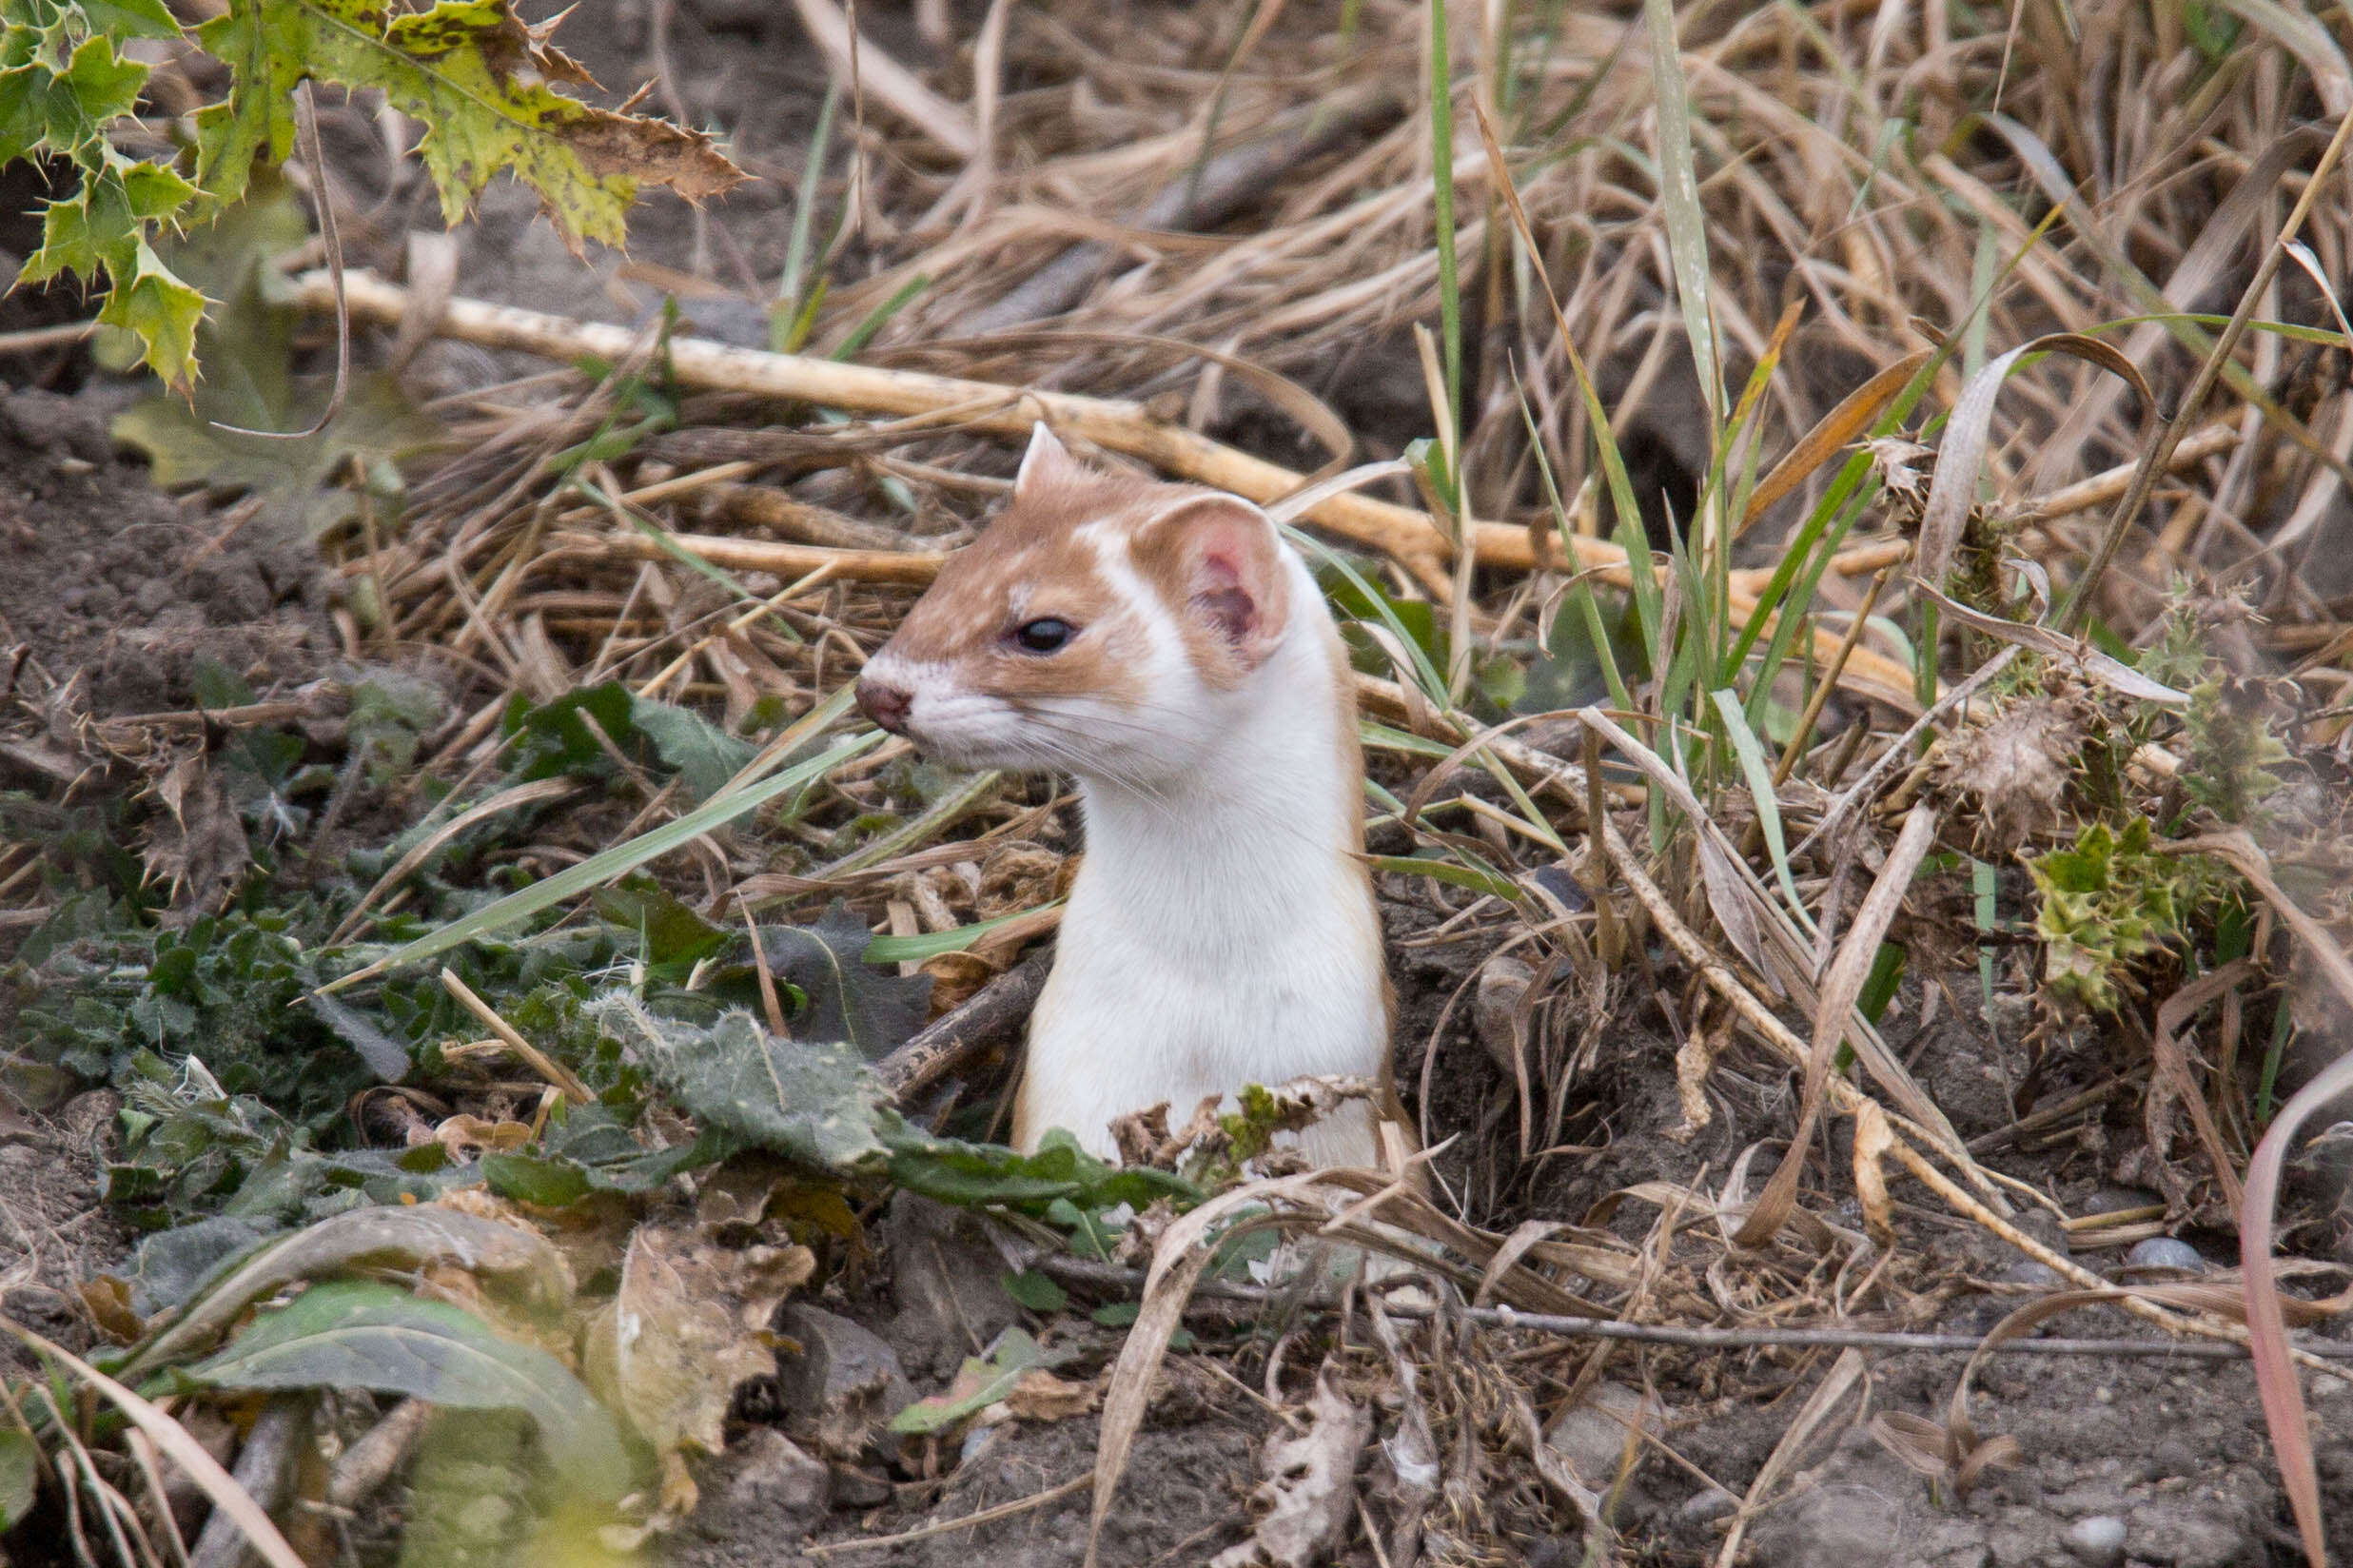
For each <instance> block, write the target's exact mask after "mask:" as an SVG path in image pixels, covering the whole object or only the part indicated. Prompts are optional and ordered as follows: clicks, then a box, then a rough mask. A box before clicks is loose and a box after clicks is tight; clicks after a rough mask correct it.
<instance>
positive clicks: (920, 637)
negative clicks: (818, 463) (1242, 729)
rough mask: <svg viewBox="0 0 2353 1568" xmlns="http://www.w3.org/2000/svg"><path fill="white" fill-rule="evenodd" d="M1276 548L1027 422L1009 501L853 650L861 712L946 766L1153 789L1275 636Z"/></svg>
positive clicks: (1215, 725) (1223, 712)
mask: <svg viewBox="0 0 2353 1568" xmlns="http://www.w3.org/2000/svg"><path fill="white" fill-rule="evenodd" d="M1288 557H1289V551H1288V548H1287V547H1286V546H1285V545H1284V543H1283V542H1282V539H1280V537H1279V536H1278V535H1277V534H1276V532H1275V529H1274V525H1273V524H1272V523H1271V522H1269V521H1268V520H1267V519H1266V515H1265V513H1264V512H1261V511H1260V510H1259V509H1258V508H1257V507H1255V506H1253V505H1251V504H1250V503H1249V502H1247V501H1245V500H1241V499H1239V498H1238V497H1234V496H1229V495H1225V494H1222V493H1220V492H1217V491H1212V490H1204V489H1199V488H1196V487H1192V486H1188V485H1175V484H1163V483H1158V482H1154V481H1151V480H1141V479H1136V478H1133V477H1130V476H1127V475H1119V474H1110V473H1105V472H1102V471H1099V470H1096V469H1091V468H1088V467H1087V466H1086V465H1085V464H1083V463H1081V462H1079V461H1077V460H1076V459H1074V458H1072V457H1071V456H1070V454H1069V452H1068V451H1067V450H1065V449H1064V447H1063V445H1062V443H1061V442H1060V441H1057V440H1055V439H1054V436H1053V434H1052V432H1050V431H1049V430H1048V429H1047V428H1046V426H1045V425H1044V424H1043V423H1041V424H1039V425H1038V426H1037V428H1036V430H1035V432H1034V433H1033V434H1032V436H1031V438H1030V441H1029V453H1028V455H1027V456H1025V457H1024V458H1023V459H1022V463H1021V473H1020V476H1019V477H1018V478H1017V479H1016V480H1014V483H1013V496H1012V500H1011V502H1010V504H1009V505H1008V506H1007V507H1006V509H1005V511H1004V512H1003V513H1002V514H1001V515H999V516H998V517H997V519H995V520H994V521H993V522H991V523H990V525H989V527H988V529H987V530H986V531H985V532H983V533H982V535H981V537H980V538H979V539H977V540H975V541H974V542H973V543H972V544H971V545H969V546H967V547H966V548H964V549H962V550H959V551H957V552H956V553H955V554H954V555H952V556H951V557H950V558H949V559H948V560H947V561H946V562H945V563H944V564H943V565H942V566H941V568H940V574H939V577H938V578H937V579H936V580H935V581H934V582H933V583H932V585H931V588H930V590H929V591H927V592H926V593H925V594H924V596H923V597H922V598H920V599H918V600H916V602H915V605H914V608H913V609H912V610H910V611H909V612H908V614H907V618H906V620H905V621H904V622H903V623H902V624H901V625H900V627H899V629H898V631H897V633H896V634H895V635H894V636H892V638H891V640H890V641H889V642H887V643H885V644H884V645H883V647H882V649H881V650H880V651H879V652H877V653H876V654H875V655H874V657H873V658H872V659H870V660H869V661H868V662H867V665H866V669H865V672H864V674H863V676H862V677H861V678H860V679H859V681H858V704H859V706H860V707H861V708H863V709H864V710H865V711H866V714H867V716H869V717H870V718H872V719H873V720H874V721H875V722H876V723H877V724H880V725H881V726H882V727H883V728H885V729H887V730H890V731H892V732H893V733H895V734H899V735H906V736H907V737H908V738H910V739H912V740H913V741H914V742H915V744H916V745H918V746H919V747H921V748H922V749H923V750H924V751H925V752H927V753H929V754H930V755H934V756H937V757H938V758H940V759H941V760H942V761H944V762H948V763H950V764H951V765H954V766H958V767H966V768H984V767H986V768H1021V769H1041V770H1053V771H1056V772H1063V773H1069V774H1077V775H1078V776H1080V777H1082V778H1095V779H1102V780H1105V781H1108V782H1111V783H1115V784H1126V785H1127V786H1130V787H1134V788H1141V789H1145V790H1153V789H1156V788H1157V787H1158V786H1159V784H1160V783H1161V782H1162V781H1164V780H1167V778H1169V777H1171V776H1172V775H1174V774H1180V773H1182V772H1184V771H1186V770H1187V769H1190V768H1193V767H1196V766H1198V765H1199V763H1200V761H1201V760H1202V758H1203V757H1204V756H1205V755H1206V754H1207V753H1208V752H1209V751H1210V750H1212V749H1213V748H1215V747H1216V745H1217V744H1218V740H1219V737H1220V735H1221V734H1222V733H1223V732H1224V730H1225V729H1226V727H1227V726H1228V725H1229V724H1230V722H1231V718H1232V716H1233V713H1234V705H1235V704H1236V703H1237V702H1241V701H1246V700H1249V696H1248V688H1249V687H1250V686H1251V685H1252V684H1253V677H1254V676H1259V675H1260V673H1261V672H1262V671H1263V670H1265V668H1266V666H1267V664H1268V661H1269V659H1270V658H1271V657H1272V656H1273V655H1274V654H1275V653H1276V651H1277V650H1278V649H1279V648H1280V647H1281V646H1282V645H1283V642H1284V637H1285V635H1286V634H1287V632H1288V631H1289V630H1290V628H1291V625H1292V623H1293V621H1294V619H1295V618H1296V617H1297V616H1298V615H1299V614H1300V613H1301V607H1300V606H1298V605H1295V604H1294V603H1293V602H1292V601H1293V599H1294V598H1295V597H1297V596H1296V595H1295V593H1294V590H1293V587H1292V582H1291V574H1290V568H1289V565H1288ZM1311 608H1312V607H1311Z"/></svg>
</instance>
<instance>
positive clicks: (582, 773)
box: [500, 680, 637, 779]
mask: <svg viewBox="0 0 2353 1568" xmlns="http://www.w3.org/2000/svg"><path fill="white" fill-rule="evenodd" d="M630 702H631V697H630V692H629V688H628V687H626V686H624V685H622V684H621V683H620V682H619V681H618V680H608V681H605V682H603V683H602V684H600V685H596V686H582V687H579V688H578V689H577V690H574V691H569V692H566V693H564V694H563V695H562V696H557V697H551V698H549V699H548V700H547V701H545V702H540V703H536V704H535V703H533V702H532V701H531V700H530V699H529V698H527V697H525V696H523V695H522V694H521V693H520V692H518V693H516V694H515V696H513V697H512V698H511V699H510V700H509V701H508V703H507V708H506V714H505V716H504V717H503V718H502V719H501V720H500V729H501V730H503V731H504V732H505V734H506V737H507V739H508V740H509V741H510V742H511V743H512V744H511V746H510V755H512V756H513V758H514V761H513V763H512V765H511V766H510V768H509V772H510V773H511V774H513V775H514V776H515V777H517V778H520V779H536V778H555V777H559V776H571V777H599V778H600V777H603V776H604V775H605V774H609V773H611V772H612V771H613V761H612V758H611V757H610V756H608V755H606V752H605V744H606V742H610V743H611V744H612V745H613V746H615V747H616V748H618V749H619V750H620V751H621V753H622V755H628V752H629V749H630V746H631V743H632V742H634V741H635V740H636V739H637V727H636V724H635V722H634V721H633V720H632V718H631V717H630ZM592 726H593V728H592ZM599 735H601V736H602V737H603V738H602V739H601V740H600V739H599V738H598V736H599Z"/></svg>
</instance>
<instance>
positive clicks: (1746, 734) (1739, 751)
mask: <svg viewBox="0 0 2353 1568" xmlns="http://www.w3.org/2000/svg"><path fill="white" fill-rule="evenodd" d="M1709 695H1710V696H1712V697H1713V698H1714V699H1715V702H1716V712H1717V713H1718V714H1719V715H1722V716H1723V720H1724V732H1725V734H1726V735H1730V736H1731V737H1732V751H1733V755H1734V756H1735V757H1736V758H1738V759H1739V763H1740V774H1741V777H1742V778H1743V779H1745V780H1746V781H1747V783H1748V787H1749V798H1750V799H1751V800H1752V801H1754V802H1755V806H1756V825H1757V826H1758V827H1759V828H1762V829H1763V830H1764V833H1765V849H1766V851H1767V853H1770V854H1771V855H1772V856H1773V872H1774V876H1775V880H1776V881H1778V882H1779V883H1780V884H1781V896H1782V897H1783V898H1784V899H1786V900H1787V901H1788V903H1789V907H1790V913H1791V914H1792V915H1794V917H1795V918H1796V921H1797V923H1798V925H1800V926H1802V927H1804V928H1805V930H1806V932H1807V934H1809V935H1812V934H1813V932H1814V917H1813V916H1812V915H1810V914H1808V913H1807V912H1806V903H1805V900H1804V899H1802V898H1800V897H1798V896H1797V878H1796V877H1795V876H1794V875H1792V874H1791V872H1790V855H1789V841H1788V839H1787V838H1786V837H1785V836H1784V835H1783V833H1782V831H1781V802H1780V801H1779V800H1778V799H1776V798H1775V795H1774V793H1773V764H1772V763H1770V762H1768V761H1767V760H1766V759H1765V748H1764V745H1763V744H1762V743H1761V742H1760V741H1758V739H1757V738H1756V731H1755V729H1753V728H1752V727H1751V726H1750V724H1749V719H1748V715H1747V714H1745V713H1744V712H1742V711H1741V707H1740V694H1739V693H1737V692H1735V691H1734V690H1733V689H1732V688H1731V687H1729V686H1725V687H1720V688H1718V689H1717V690H1716V691H1715V692H1713V693H1711V694H1709Z"/></svg>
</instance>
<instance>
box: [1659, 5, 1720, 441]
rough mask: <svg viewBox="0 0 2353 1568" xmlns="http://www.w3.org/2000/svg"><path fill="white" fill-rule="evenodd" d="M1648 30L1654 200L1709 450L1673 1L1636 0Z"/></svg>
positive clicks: (1700, 266) (1691, 181)
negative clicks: (1654, 109)
mask: <svg viewBox="0 0 2353 1568" xmlns="http://www.w3.org/2000/svg"><path fill="white" fill-rule="evenodd" d="M1642 10H1643V14H1644V16H1646V17H1647V18H1648V19H1649V22H1650V29H1651V85H1652V90H1653V91H1654V92H1655V93H1656V95H1657V101H1658V164H1659V167H1658V199H1659V201H1660V203H1661V204H1662V205H1663V206H1665V209H1666V219H1667V253H1668V256H1669V257H1670V259H1671V260H1672V261H1673V262H1674V264H1675V292H1676V298H1677V303H1678V304H1680V305H1681V306H1682V310H1683V331H1684V334H1685V335H1686V336H1687V337H1688V338H1689V340H1690V343H1691V358H1692V367H1693V368H1694V369H1695V370H1696V371H1697V372H1698V373H1699V389H1700V391H1701V393H1702V394H1704V395H1705V396H1706V398H1707V402H1708V435H1709V438H1710V446H1711V447H1713V446H1714V445H1715V444H1716V441H1717V440H1718V439H1720V437H1721V436H1722V433H1723V432H1722V429H1721V426H1722V424H1723V421H1724V377H1723V372H1722V370H1721V369H1720V368H1719V366H1718V364H1717V359H1716V324H1715V316H1714V312H1713V311H1712V310H1711V309H1710V308H1709V286H1710V285H1709V272H1708V226H1707V218H1706V217H1705V215H1704V214H1702V213H1701V211H1700V210H1699V176H1698V166H1697V163H1696V159H1695V157H1694V155H1693V152H1692V145H1691V89H1690V85H1689V84H1688V83H1686V82H1685V81H1684V80H1683V60H1682V53H1681V46H1680V45H1678V44H1677V42H1676V34H1675V5H1674V0H1643V7H1642Z"/></svg>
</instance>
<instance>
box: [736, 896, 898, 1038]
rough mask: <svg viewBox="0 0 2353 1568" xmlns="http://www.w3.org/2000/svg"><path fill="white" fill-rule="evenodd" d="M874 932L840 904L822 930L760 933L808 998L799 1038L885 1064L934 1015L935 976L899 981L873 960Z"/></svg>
mask: <svg viewBox="0 0 2353 1568" xmlns="http://www.w3.org/2000/svg"><path fill="white" fill-rule="evenodd" d="M873 940H874V933H873V932H872V931H868V930H867V929H866V923H865V922H864V921H862V920H860V919H859V918H858V917H857V916H856V915H854V914H852V913H851V912H850V909H849V906H848V905H846V904H844V903H842V902H841V901H840V900H839V899H836V900H834V901H833V904H832V905H831V906H829V907H828V908H827V910H826V911H825V916H824V918H823V919H821V920H819V921H818V922H817V923H816V924H815V925H814V926H782V927H778V928H776V929H775V930H774V931H767V930H763V931H761V932H760V946H761V947H762V948H763V949H764V950H765V951H766V952H767V955H768V967H769V969H770V970H771V971H772V972H774V973H775V976H776V978H777V979H779V980H785V981H789V982H791V983H792V984H793V986H794V987H795V988H796V989H797V990H799V991H800V992H801V994H802V995H804V996H806V997H808V999H809V1004H808V1007H807V1009H806V1010H805V1011H803V1012H802V1013H801V1014H800V1015H799V1016H797V1017H795V1018H794V1020H793V1031H794V1033H795V1034H800V1035H804V1036H806V1037H808V1038H810V1039H813V1040H845V1041H848V1042H849V1043H850V1044H851V1045H853V1046H855V1047H856V1048H857V1049H859V1051H861V1052H862V1053H864V1055H865V1056H866V1057H867V1058H868V1059H869V1060H878V1059H879V1058H881V1057H882V1056H883V1055H884V1054H885V1053H887V1052H888V1051H890V1050H891V1049H892V1048H893V1047H895V1046H898V1045H901V1044H903V1043H904V1042H905V1041H907V1040H908V1039H909V1038H910V1037H911V1036H912V1035H913V1034H914V1032H915V1031H916V1030H917V1029H921V1028H923V1026H924V1022H925V1020H926V1019H928V1018H929V1017H930V1016H931V976H930V975H928V974H910V975H899V974H893V973H891V972H889V971H888V970H882V969H880V968H877V967H876V966H875V965H874V964H873V963H872V962H871V961H870V960H869V959H868V958H867V956H866V953H867V951H868V950H869V948H870V947H871V946H872V945H873Z"/></svg>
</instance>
